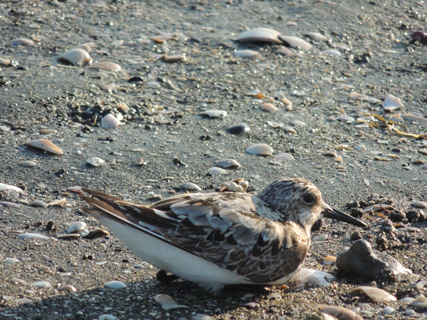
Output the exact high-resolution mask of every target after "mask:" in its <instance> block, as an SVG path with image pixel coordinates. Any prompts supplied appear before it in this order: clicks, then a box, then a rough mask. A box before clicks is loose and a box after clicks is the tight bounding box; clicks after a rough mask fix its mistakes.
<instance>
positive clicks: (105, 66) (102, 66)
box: [89, 61, 122, 71]
mask: <svg viewBox="0 0 427 320" xmlns="http://www.w3.org/2000/svg"><path fill="white" fill-rule="evenodd" d="M89 68H90V69H95V70H102V71H121V70H122V67H121V66H120V65H118V64H117V63H114V62H108V61H104V62H97V63H94V64H92V65H91V66H90V67H89Z"/></svg>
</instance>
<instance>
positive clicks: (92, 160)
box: [87, 157, 105, 167]
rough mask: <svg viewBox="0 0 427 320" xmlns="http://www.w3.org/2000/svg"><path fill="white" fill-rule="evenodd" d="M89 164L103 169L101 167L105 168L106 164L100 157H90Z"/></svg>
mask: <svg viewBox="0 0 427 320" xmlns="http://www.w3.org/2000/svg"><path fill="white" fill-rule="evenodd" d="M87 163H88V164H89V165H91V166H92V167H101V166H103V165H104V164H105V160H104V159H101V158H99V157H90V158H89V159H88V160H87Z"/></svg>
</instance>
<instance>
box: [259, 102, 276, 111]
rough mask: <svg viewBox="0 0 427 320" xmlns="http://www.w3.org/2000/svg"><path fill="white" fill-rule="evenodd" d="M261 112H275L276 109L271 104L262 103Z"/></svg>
mask: <svg viewBox="0 0 427 320" xmlns="http://www.w3.org/2000/svg"><path fill="white" fill-rule="evenodd" d="M261 110H262V111H265V112H276V111H277V110H278V109H277V107H275V106H274V105H273V104H271V103H263V104H262V105H261Z"/></svg>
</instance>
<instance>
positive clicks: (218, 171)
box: [208, 167, 228, 176]
mask: <svg viewBox="0 0 427 320" xmlns="http://www.w3.org/2000/svg"><path fill="white" fill-rule="evenodd" d="M227 173H228V171H227V170H225V169H222V168H218V167H212V168H209V170H208V174H209V175H211V176H214V175H221V174H227Z"/></svg>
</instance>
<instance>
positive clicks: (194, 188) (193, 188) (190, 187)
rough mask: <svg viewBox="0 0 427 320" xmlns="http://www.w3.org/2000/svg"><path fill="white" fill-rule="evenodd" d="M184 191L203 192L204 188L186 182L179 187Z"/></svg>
mask: <svg viewBox="0 0 427 320" xmlns="http://www.w3.org/2000/svg"><path fill="white" fill-rule="evenodd" d="M179 188H180V189H182V190H189V191H202V188H200V187H199V186H198V185H197V184H195V183H192V182H184V183H183V184H181V185H180V186H179Z"/></svg>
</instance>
